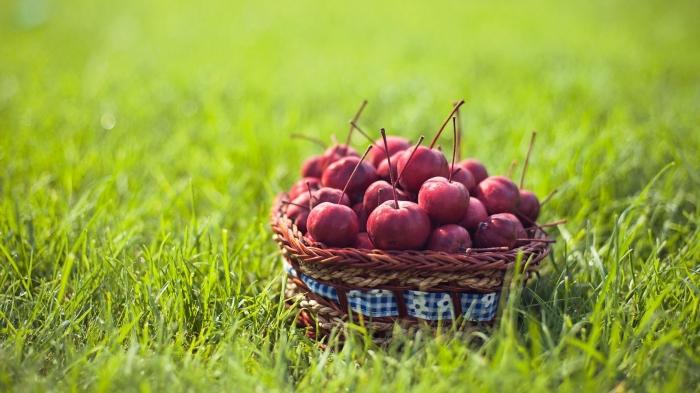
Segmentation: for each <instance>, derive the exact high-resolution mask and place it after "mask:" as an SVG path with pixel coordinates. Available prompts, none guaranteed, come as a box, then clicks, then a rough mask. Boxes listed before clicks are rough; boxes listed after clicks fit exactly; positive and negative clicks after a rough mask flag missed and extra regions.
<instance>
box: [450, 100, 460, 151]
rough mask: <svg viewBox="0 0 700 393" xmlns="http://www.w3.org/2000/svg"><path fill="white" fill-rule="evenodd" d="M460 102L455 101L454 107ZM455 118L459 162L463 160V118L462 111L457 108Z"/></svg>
mask: <svg viewBox="0 0 700 393" xmlns="http://www.w3.org/2000/svg"><path fill="white" fill-rule="evenodd" d="M457 103H459V101H455V102H453V103H452V105H454V106H456V105H457ZM455 117H456V118H457V160H461V159H462V117H461V116H460V110H459V108H457V112H455Z"/></svg>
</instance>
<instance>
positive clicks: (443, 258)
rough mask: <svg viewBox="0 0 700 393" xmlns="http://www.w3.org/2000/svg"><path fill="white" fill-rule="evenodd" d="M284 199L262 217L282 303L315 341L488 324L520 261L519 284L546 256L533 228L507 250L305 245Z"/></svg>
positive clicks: (543, 243)
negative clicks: (358, 327) (352, 330)
mask: <svg viewBox="0 0 700 393" xmlns="http://www.w3.org/2000/svg"><path fill="white" fill-rule="evenodd" d="M284 197H285V195H284V194H282V195H280V196H278V197H277V199H276V201H275V203H274V205H273V208H272V215H271V217H270V223H271V226H272V231H273V232H274V239H275V241H276V242H277V244H278V245H279V248H280V250H281V252H282V265H283V267H284V269H285V271H286V272H287V275H288V277H287V287H286V301H287V305H288V306H290V307H291V306H294V305H297V306H298V307H300V308H301V310H300V312H299V315H298V320H297V321H298V323H299V324H300V325H303V326H306V327H307V328H308V333H309V336H311V337H316V338H320V337H323V336H325V335H327V334H329V333H330V332H331V330H333V329H335V330H340V331H341V332H342V331H343V328H344V326H345V324H346V323H347V322H350V321H352V322H354V323H361V324H362V325H364V326H365V328H367V330H368V331H370V332H371V333H372V335H373V336H375V337H377V338H379V337H385V338H386V337H389V336H390V334H391V331H392V330H393V328H394V325H395V324H397V323H398V324H399V325H401V326H402V327H405V328H411V327H418V326H421V325H437V324H438V323H441V324H442V325H447V324H451V323H455V322H457V323H459V324H460V326H474V325H477V326H484V325H485V326H489V325H492V324H493V323H494V321H495V318H496V315H497V314H498V305H499V297H500V295H501V289H502V287H503V283H504V280H505V277H506V273H507V272H508V271H509V270H512V269H513V268H514V266H515V265H516V261H517V260H518V258H519V257H520V255H522V259H521V261H522V262H521V264H520V266H521V271H522V272H523V273H524V274H525V277H524V278H525V280H527V278H528V277H530V275H531V274H532V273H534V272H536V271H537V270H538V269H539V266H540V262H541V261H542V260H543V259H544V258H545V257H546V256H547V255H548V254H549V252H550V245H549V243H550V241H549V239H548V238H547V234H546V233H544V232H543V231H542V230H541V229H536V228H533V229H530V230H528V235H529V236H530V237H531V238H533V240H532V241H530V242H528V243H527V244H523V245H521V246H518V247H516V248H513V249H506V248H489V249H486V248H481V249H479V248H473V249H468V250H467V251H466V252H464V253H459V254H448V253H444V252H436V251H384V250H365V249H356V248H328V247H325V246H324V245H323V244H320V243H311V242H309V241H308V239H307V238H304V236H303V235H302V233H301V232H300V231H299V230H298V229H297V227H296V226H295V225H294V224H293V223H292V221H291V220H290V219H289V218H287V216H286V215H285V213H284V210H285V207H286V206H285V205H284V204H282V203H281V201H282V200H283V198H284Z"/></svg>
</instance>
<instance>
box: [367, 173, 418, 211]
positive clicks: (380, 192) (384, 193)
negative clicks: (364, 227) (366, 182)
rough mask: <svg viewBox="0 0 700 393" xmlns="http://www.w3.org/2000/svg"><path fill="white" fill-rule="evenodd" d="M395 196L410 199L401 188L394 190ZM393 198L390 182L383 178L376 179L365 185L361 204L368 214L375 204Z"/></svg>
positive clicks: (404, 199)
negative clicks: (365, 188)
mask: <svg viewBox="0 0 700 393" xmlns="http://www.w3.org/2000/svg"><path fill="white" fill-rule="evenodd" d="M396 197H397V198H398V199H399V200H400V201H408V200H410V197H409V196H408V195H406V193H405V192H403V191H401V190H396ZM393 198H394V195H393V191H392V187H391V184H389V183H387V182H385V181H384V180H377V181H375V182H374V183H372V184H370V186H369V187H367V190H366V191H365V195H364V198H363V199H362V204H363V205H364V210H365V212H367V214H369V213H372V211H373V210H374V209H376V208H377V206H379V205H380V204H382V203H384V202H385V201H388V200H391V199H393Z"/></svg>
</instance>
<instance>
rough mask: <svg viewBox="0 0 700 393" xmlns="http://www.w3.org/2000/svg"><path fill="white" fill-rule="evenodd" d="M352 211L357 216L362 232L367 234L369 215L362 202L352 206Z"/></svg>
mask: <svg viewBox="0 0 700 393" xmlns="http://www.w3.org/2000/svg"><path fill="white" fill-rule="evenodd" d="M352 211H354V212H355V214H357V223H358V224H359V225H360V232H367V213H365V208H364V206H363V205H362V202H358V203H356V204H354V205H352Z"/></svg>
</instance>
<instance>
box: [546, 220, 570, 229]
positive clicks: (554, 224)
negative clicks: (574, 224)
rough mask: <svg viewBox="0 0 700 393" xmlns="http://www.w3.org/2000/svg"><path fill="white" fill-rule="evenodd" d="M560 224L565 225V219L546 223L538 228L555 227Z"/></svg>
mask: <svg viewBox="0 0 700 393" xmlns="http://www.w3.org/2000/svg"><path fill="white" fill-rule="evenodd" d="M561 224H566V219H561V220H556V221H552V222H548V223H546V224H541V225H540V226H541V227H543V228H547V227H555V226H557V225H561Z"/></svg>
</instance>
